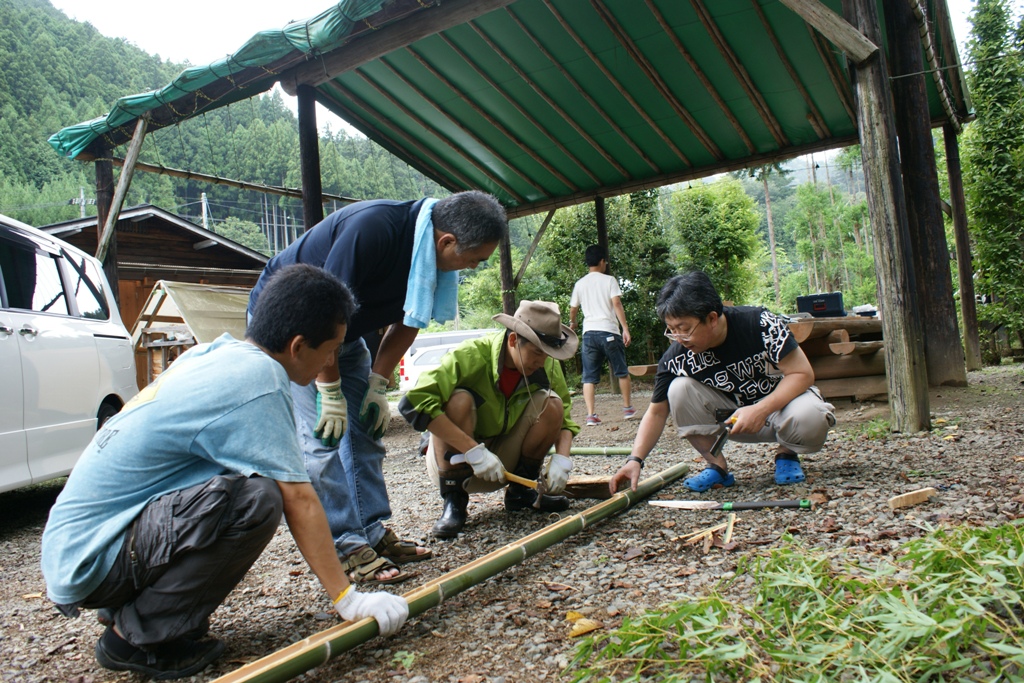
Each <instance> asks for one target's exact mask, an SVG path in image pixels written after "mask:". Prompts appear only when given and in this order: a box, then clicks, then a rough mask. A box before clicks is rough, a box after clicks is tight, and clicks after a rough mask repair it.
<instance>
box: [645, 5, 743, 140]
mask: <svg viewBox="0 0 1024 683" xmlns="http://www.w3.org/2000/svg"><path fill="white" fill-rule="evenodd" d="M645 2H646V3H647V9H648V10H649V11H650V13H651V14H653V15H654V19H655V20H656V21H657V22H658V24H659V25H660V26H661V30H662V31H664V32H665V35H666V36H668V38H669V39H670V40H671V41H672V44H673V45H675V46H676V50H677V51H678V52H679V54H680V55H682V57H683V59H684V60H686V63H687V64H689V65H690V68H691V69H692V70H693V73H694V75H695V76H696V77H697V80H699V81H700V83H701V85H703V86H704V89H705V90H707V92H708V95H710V96H711V99H713V100H714V101H715V104H717V105H718V108H719V109H721V110H722V114H723V115H724V116H725V118H726V119H727V120H728V121H729V123H731V124H732V127H733V128H734V129H735V130H736V133H737V134H738V135H739V136H740V139H741V140H743V144H744V145H746V146H747V151H748V152H753V151H756V148H755V147H754V141H753V140H751V139H750V136H749V135H747V131H746V130H744V129H743V126H742V125H741V124H740V122H739V119H737V118H736V115H735V114H733V113H732V110H731V109H730V108H729V105H728V104H726V102H725V100H724V99H722V95H721V93H719V92H718V89H717V88H715V85H714V83H712V82H711V79H709V78H708V77H707V75H706V74H705V73H704V70H703V69H701V68H700V64H698V63H697V60H696V59H694V57H693V55H692V54H690V51H689V50H687V49H686V46H685V45H683V41H681V40H680V39H679V36H677V35H676V32H675V31H673V30H672V27H671V26H670V25H669V23H668V21H667V20H666V19H665V15H664V14H662V13H661V10H660V9H658V6H657V5H655V4H654V2H653V0H645Z"/></svg>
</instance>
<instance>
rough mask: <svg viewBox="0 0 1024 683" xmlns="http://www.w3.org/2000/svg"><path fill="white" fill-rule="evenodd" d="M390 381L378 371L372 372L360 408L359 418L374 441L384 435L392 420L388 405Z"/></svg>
mask: <svg viewBox="0 0 1024 683" xmlns="http://www.w3.org/2000/svg"><path fill="white" fill-rule="evenodd" d="M387 390H388V381H387V379H386V378H384V377H383V376H381V375H378V374H377V373H376V372H371V373H370V379H369V381H368V384H367V386H366V396H364V397H363V405H362V407H361V408H360V409H359V419H360V420H362V421H363V424H364V425H366V433H367V434H369V435H370V438H372V439H373V440H374V441H377V440H378V439H380V438H381V437H383V436H384V430H385V429H387V428H388V422H390V421H391V406H389V405H388V397H387Z"/></svg>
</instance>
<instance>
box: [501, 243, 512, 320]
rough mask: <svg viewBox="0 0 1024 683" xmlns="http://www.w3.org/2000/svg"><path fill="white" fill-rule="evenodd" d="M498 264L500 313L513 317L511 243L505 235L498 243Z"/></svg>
mask: <svg viewBox="0 0 1024 683" xmlns="http://www.w3.org/2000/svg"><path fill="white" fill-rule="evenodd" d="M499 246H500V252H499V254H498V263H499V265H500V267H501V312H502V313H504V314H506V315H514V314H515V312H516V291H515V288H514V287H513V285H512V242H511V240H510V238H509V236H508V233H507V232H506V233H505V236H504V237H503V238H502V240H501V243H500V245H499Z"/></svg>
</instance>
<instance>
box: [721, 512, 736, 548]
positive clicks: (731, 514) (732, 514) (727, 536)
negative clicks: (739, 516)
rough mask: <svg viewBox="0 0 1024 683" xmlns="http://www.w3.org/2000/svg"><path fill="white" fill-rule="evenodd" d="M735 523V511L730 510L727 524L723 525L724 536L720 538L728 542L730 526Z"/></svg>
mask: <svg viewBox="0 0 1024 683" xmlns="http://www.w3.org/2000/svg"><path fill="white" fill-rule="evenodd" d="M735 525H736V513H735V512H730V513H729V526H727V527H725V538H723V539H722V541H723V542H725V543H728V542H729V541H731V540H732V528H733V526H735Z"/></svg>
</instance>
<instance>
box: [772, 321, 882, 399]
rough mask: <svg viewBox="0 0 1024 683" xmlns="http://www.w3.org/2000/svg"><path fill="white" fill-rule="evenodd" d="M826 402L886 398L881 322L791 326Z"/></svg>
mask: <svg viewBox="0 0 1024 683" xmlns="http://www.w3.org/2000/svg"><path fill="white" fill-rule="evenodd" d="M789 329H790V331H791V332H792V333H793V336H794V337H795V338H796V340H797V343H799V344H800V348H802V349H803V350H804V353H805V354H807V358H808V360H810V361H811V367H812V368H814V384H815V385H816V386H817V387H818V389H819V390H821V393H822V395H823V396H824V397H825V398H852V399H855V400H858V401H860V400H864V399H866V398H869V397H876V398H884V397H885V396H886V394H887V391H888V388H887V385H886V380H885V345H884V344H883V342H882V321H881V320H880V319H879V318H865V317H861V316H846V317H842V318H807V319H803V320H798V321H796V322H792V323H790V324H789Z"/></svg>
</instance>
